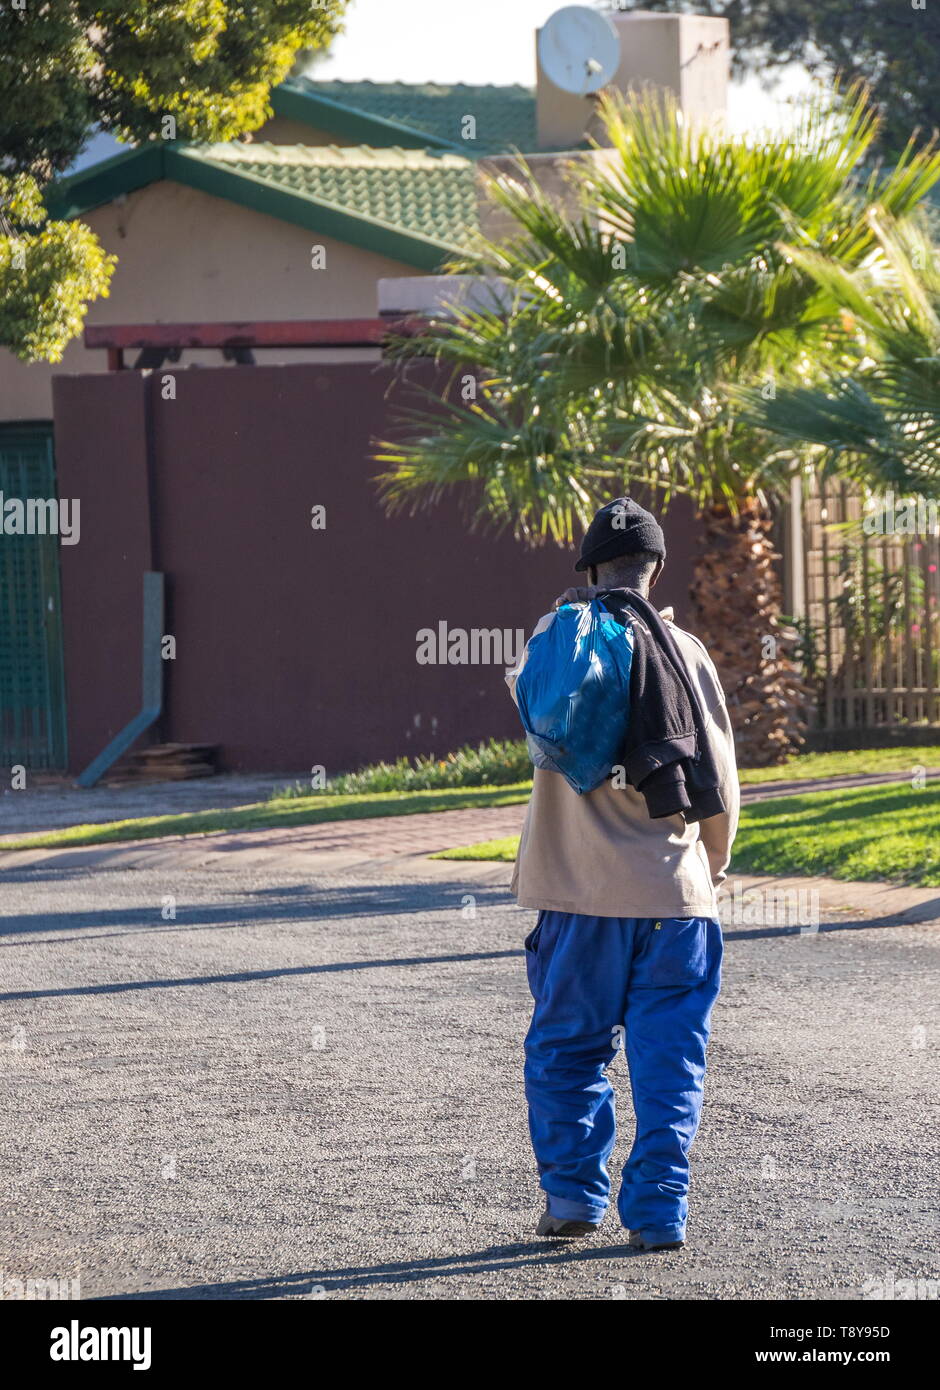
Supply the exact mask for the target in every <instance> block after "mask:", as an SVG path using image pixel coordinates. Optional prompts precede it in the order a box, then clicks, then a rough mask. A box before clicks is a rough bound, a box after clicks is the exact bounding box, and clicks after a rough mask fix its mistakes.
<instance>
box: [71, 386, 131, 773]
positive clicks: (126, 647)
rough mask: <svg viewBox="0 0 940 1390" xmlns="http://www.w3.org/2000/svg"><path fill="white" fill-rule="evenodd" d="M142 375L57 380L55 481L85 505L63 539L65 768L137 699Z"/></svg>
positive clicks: (94, 746) (84, 756) (83, 761)
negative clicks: (71, 540) (73, 540)
mask: <svg viewBox="0 0 940 1390" xmlns="http://www.w3.org/2000/svg"><path fill="white" fill-rule="evenodd" d="M146 389H147V382H146V379H145V378H143V377H142V376H141V375H140V374H139V373H137V372H121V373H116V374H114V375H112V376H103V375H102V376H88V377H68V376H61V377H56V379H55V382H54V387H53V404H54V411H55V452H56V485H57V490H58V494H59V497H60V498H63V497H68V498H72V499H77V500H78V502H79V504H80V510H79V517H80V526H81V530H80V539H79V541H78V544H77V545H60V547H59V565H60V574H61V586H62V623H63V631H64V643H65V689H66V700H67V707H68V738H69V767H70V769H71V770H72V771H74V772H80V771H81V770H82V768H83V767H85V766H86V765H87V764H88V763H89V762H90V761H91V759H92V758H93V757H94V756H95V754H96V753H99V752H100V751H101V749H102V748H103V747H104V746H105V745H106V744H107V743H108V742H109V741H110V739H112V738H113V737H114V735H115V734H117V733H118V732H119V731H120V730H121V729H122V728H123V727H124V725H125V724H127V723H128V722H129V721H130V720H131V719H132V718H133V717H134V715H135V714H136V713H137V712H138V710H139V709H140V703H141V650H140V644H141V611H142V601H143V592H142V585H143V578H142V576H143V574H144V571H145V570H148V569H150V568H151V546H150V520H149V507H148V502H147V454H146V429H145V391H146Z"/></svg>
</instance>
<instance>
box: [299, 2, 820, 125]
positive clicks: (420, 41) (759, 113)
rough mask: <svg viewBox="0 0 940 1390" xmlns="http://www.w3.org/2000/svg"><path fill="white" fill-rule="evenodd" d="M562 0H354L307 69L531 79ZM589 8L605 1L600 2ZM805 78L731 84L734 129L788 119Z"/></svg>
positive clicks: (399, 78)
mask: <svg viewBox="0 0 940 1390" xmlns="http://www.w3.org/2000/svg"><path fill="white" fill-rule="evenodd" d="M564 3H566V0H470V3H464V4H461V3H459V0H352V3H351V4H350V6H349V9H348V10H347V12H346V32H345V33H343V34H341V35H340V37H339V38H338V39H337V40H336V41H335V43H334V44H333V46H332V48H331V49H330V52H329V54H328V55H327V56H326V57H325V58H323V59H322V60H320V61H319V62H318V63H317V64H316V66H315V69H314V70H313V71H312V74H311V75H314V76H316V77H332V78H345V79H347V80H359V79H362V78H371V79H372V80H373V81H374V82H495V83H500V84H501V83H508V82H522V83H524V84H525V85H527V86H531V85H532V84H534V82H535V31H536V29H537V28H538V27H539V26H540V25H542V24H544V22H545V20H546V19H547V18H548V16H549V15H550V14H552V13H554V11H555V10H557V9H560V8H561V5H562V4H564ZM592 8H596V9H600V8H604V6H602V5H601V4H596V5H592ZM806 85H807V78H806V74H805V72H804V71H803V70H802V69H799V68H798V69H795V70H793V71H788V72H787V73H786V75H785V77H784V79H783V81H782V82H781V83H780V85H779V87H778V88H777V90H776V91H775V92H774V93H773V94H769V93H765V92H764V90H763V88H762V87H761V85H760V83H759V82H757V81H756V80H751V81H748V82H745V83H735V84H734V85H733V87H732V90H731V92H730V94H729V100H728V107H729V117H730V120H731V124H732V126H733V127H734V128H735V129H739V130H740V129H754V127H755V126H760V125H770V124H776V123H777V122H778V121H781V120H785V119H786V114H785V111H786V108H785V106H784V107H783V109H781V105H782V102H784V101H785V99H786V98H787V97H788V96H791V95H793V94H796V93H798V92H799V91H800V90H801V89H803V88H805V87H806Z"/></svg>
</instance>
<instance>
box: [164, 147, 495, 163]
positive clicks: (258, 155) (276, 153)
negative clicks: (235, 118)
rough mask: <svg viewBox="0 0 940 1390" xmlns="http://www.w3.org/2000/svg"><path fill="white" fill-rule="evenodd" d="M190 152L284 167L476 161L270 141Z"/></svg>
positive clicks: (436, 153) (430, 152) (405, 150)
mask: <svg viewBox="0 0 940 1390" xmlns="http://www.w3.org/2000/svg"><path fill="white" fill-rule="evenodd" d="M187 148H188V149H189V150H190V151H191V152H193V153H194V154H196V155H202V156H203V157H205V158H207V159H220V160H223V161H224V160H226V159H233V160H236V161H237V160H241V161H244V162H245V163H251V162H255V163H262V162H267V163H271V164H283V165H290V164H294V165H324V164H339V165H345V166H346V167H350V166H354V165H357V164H358V165H368V164H374V165H380V164H389V165H395V164H398V165H409V164H410V165H417V166H423V165H426V166H427V167H428V168H433V169H440V168H442V167H443V168H452V169H456V168H464V167H469V166H472V165H473V164H474V163H475V162H476V161H475V160H473V159H472V158H471V157H470V156H469V155H465V154H461V153H460V152H459V151H458V150H437V149H415V148H412V147H410V146H405V145H299V144H298V145H295V144H284V145H279V144H275V143H274V142H273V141H270V140H252V141H250V142H247V141H240V140H219V141H215V142H206V143H202V144H191V145H189V146H187Z"/></svg>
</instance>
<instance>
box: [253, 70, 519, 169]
mask: <svg viewBox="0 0 940 1390" xmlns="http://www.w3.org/2000/svg"><path fill="white" fill-rule="evenodd" d="M271 98H272V102H273V105H274V110H275V112H276V113H277V114H279V115H284V116H291V117H293V118H294V119H298V120H306V121H307V122H308V123H309V124H310V125H313V126H320V127H322V128H323V129H326V130H329V131H332V132H333V134H336V135H349V136H350V137H351V138H354V139H356V140H361V141H362V142H363V144H369V145H374V144H391V143H393V141H394V143H395V144H398V145H404V144H407V145H411V144H427V143H428V141H429V140H430V141H432V142H433V143H434V144H436V145H440V146H449V147H451V148H455V149H459V150H460V152H461V153H462V154H467V155H471V156H472V155H474V154H499V153H505V152H507V151H509V150H511V149H519V150H521V151H522V152H523V153H524V154H530V153H532V152H533V151H534V150H535V149H536V133H535V92H534V91H533V90H532V88H530V87H522V86H518V85H517V86H511V87H493V86H482V87H476V86H469V85H467V84H465V83H462V82H461V83H458V84H456V85H453V86H445V85H441V84H438V83H434V82H425V83H408V82H325V81H323V82H321V81H317V80H316V79H313V78H309V77H293V78H289V79H288V80H287V81H286V82H283V83H282V84H281V85H280V86H279V87H277V88H275V90H274V91H273V92H272V94H271ZM466 116H472V117H473V118H474V120H475V121H476V138H475V139H474V140H468V139H466V138H465V137H464V133H463V132H464V129H465V127H464V118H465V117H466ZM383 127H384V129H383ZM409 136H410V137H412V138H408V137H409Z"/></svg>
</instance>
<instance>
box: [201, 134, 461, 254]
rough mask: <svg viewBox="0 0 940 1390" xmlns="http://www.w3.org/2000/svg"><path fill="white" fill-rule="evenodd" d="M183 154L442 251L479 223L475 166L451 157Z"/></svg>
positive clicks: (326, 148)
mask: <svg viewBox="0 0 940 1390" xmlns="http://www.w3.org/2000/svg"><path fill="white" fill-rule="evenodd" d="M188 153H189V154H190V155H191V156H192V157H195V158H198V159H201V160H203V161H204V162H206V163H208V164H213V165H218V166H220V167H222V168H227V169H234V170H236V171H237V172H238V173H241V174H246V175H248V176H250V177H251V178H255V179H263V180H264V181H265V182H266V183H269V184H272V185H274V186H276V187H278V188H282V189H287V190H289V191H290V192H292V193H297V194H299V195H301V196H302V197H304V198H310V199H313V200H314V201H316V202H318V203H328V204H329V205H330V206H331V207H335V208H338V209H341V210H342V211H344V212H346V213H349V214H351V215H352V216H354V217H358V218H362V219H363V220H366V221H369V222H373V223H376V224H377V225H379V226H382V227H394V228H395V229H396V230H398V231H401V232H406V233H408V234H410V235H414V236H420V237H426V238H427V239H428V240H429V241H433V242H436V243H437V244H438V245H440V246H442V247H445V246H446V247H453V248H454V249H457V248H458V247H460V246H462V245H465V244H466V240H467V236H466V232H467V228H468V227H475V226H477V225H478V221H477V193H476V171H475V167H474V165H473V162H472V161H471V160H469V159H464V158H463V157H462V156H461V155H457V154H449V153H447V152H444V151H441V152H439V153H438V152H436V151H431V150H403V149H394V148H391V149H371V148H363V147H361V146H344V147H342V148H339V147H337V146H336V145H320V146H317V145H266V144H263V143H257V144H250V145H242V144H226V145H209V146H202V147H198V148H194V149H192V150H190V151H189V152H188Z"/></svg>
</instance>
